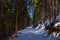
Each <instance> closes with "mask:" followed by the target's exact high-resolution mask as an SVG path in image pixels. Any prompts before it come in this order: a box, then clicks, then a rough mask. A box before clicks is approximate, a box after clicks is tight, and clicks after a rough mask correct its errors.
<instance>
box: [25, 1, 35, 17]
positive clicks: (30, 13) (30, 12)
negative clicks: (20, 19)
mask: <svg viewBox="0 0 60 40" xmlns="http://www.w3.org/2000/svg"><path fill="white" fill-rule="evenodd" d="M26 3H27V4H30V2H29V0H26ZM27 8H28V13H29V15H30V17H31V18H33V14H34V6H33V5H27Z"/></svg>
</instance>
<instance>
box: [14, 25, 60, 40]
mask: <svg viewBox="0 0 60 40" xmlns="http://www.w3.org/2000/svg"><path fill="white" fill-rule="evenodd" d="M39 26H40V24H39V25H38V26H37V27H38V28H39ZM37 27H36V28H35V29H33V27H32V26H30V27H27V28H26V29H24V30H21V31H18V34H19V35H17V37H16V38H14V40H60V36H58V35H59V34H57V36H56V33H55V32H54V33H53V34H51V35H49V36H46V35H47V32H48V30H45V29H44V26H43V27H40V28H39V29H37Z"/></svg>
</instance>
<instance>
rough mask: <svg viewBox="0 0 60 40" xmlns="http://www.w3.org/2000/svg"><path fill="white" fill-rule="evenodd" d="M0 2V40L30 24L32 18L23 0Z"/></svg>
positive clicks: (3, 0)
mask: <svg viewBox="0 0 60 40" xmlns="http://www.w3.org/2000/svg"><path fill="white" fill-rule="evenodd" d="M0 3H1V4H0V40H4V38H8V37H10V36H11V35H13V34H15V33H16V31H18V30H22V29H24V28H26V27H27V26H30V24H31V21H32V20H31V18H30V16H29V14H28V12H27V6H26V5H25V1H24V0H1V1H0Z"/></svg>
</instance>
